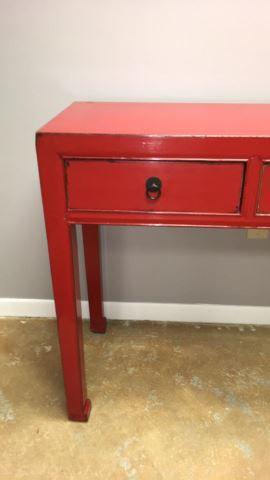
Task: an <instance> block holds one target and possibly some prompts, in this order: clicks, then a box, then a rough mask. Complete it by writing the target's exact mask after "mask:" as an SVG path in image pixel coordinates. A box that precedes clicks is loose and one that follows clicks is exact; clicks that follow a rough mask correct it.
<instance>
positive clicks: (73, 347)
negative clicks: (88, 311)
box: [48, 222, 91, 422]
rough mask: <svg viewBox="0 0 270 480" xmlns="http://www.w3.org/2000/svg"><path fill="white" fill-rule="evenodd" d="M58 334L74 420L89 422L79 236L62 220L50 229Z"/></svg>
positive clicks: (71, 414)
mask: <svg viewBox="0 0 270 480" xmlns="http://www.w3.org/2000/svg"><path fill="white" fill-rule="evenodd" d="M48 240H49V252H50V262H51V270H52V279H53V286H54V298H55V308H56V315H57V325H58V336H59V344H60V352H61V359H62V366H63V374H64V384H65V391H66V400H67V410H68V417H69V419H70V420H75V421H81V422H84V421H87V420H88V417H89V414H90V409H91V403H90V400H89V399H88V398H87V395H86V382H85V369H84V352H83V334H82V318H81V303H80V287H79V267H78V253H77V238H76V230H75V226H74V225H66V224H64V223H62V222H61V224H58V226H56V225H55V227H54V230H50V231H49V230H48Z"/></svg>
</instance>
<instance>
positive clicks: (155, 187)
mask: <svg viewBox="0 0 270 480" xmlns="http://www.w3.org/2000/svg"><path fill="white" fill-rule="evenodd" d="M145 185H146V195H147V197H148V198H149V200H157V199H158V198H159V197H160V195H161V187H162V183H161V180H160V179H159V178H158V177H150V178H148V179H147V180H146V184H145Z"/></svg>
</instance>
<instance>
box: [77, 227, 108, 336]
mask: <svg viewBox="0 0 270 480" xmlns="http://www.w3.org/2000/svg"><path fill="white" fill-rule="evenodd" d="M82 231H83V243H84V257H85V270H86V278H87V289H88V299H89V311H90V330H91V331H92V332H95V333H105V331H106V318H105V317H104V314H103V304H102V278H101V261H100V257H101V255H100V238H99V226H98V225H83V226H82Z"/></svg>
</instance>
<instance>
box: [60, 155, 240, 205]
mask: <svg viewBox="0 0 270 480" xmlns="http://www.w3.org/2000/svg"><path fill="white" fill-rule="evenodd" d="M65 165H66V189H67V203H68V208H69V209H70V210H88V211H118V212H127V211H129V212H159V213H162V212H166V213H167V212H174V213H205V214H211V213H213V214H235V213H239V211H240V204H241V196H242V185H243V178H244V170H245V162H241V161H224V160H223V161H211V160H166V161H164V160H113V159H112V160H108V159H74V160H73V159H70V160H66V161H65ZM153 177H155V178H156V182H157V179H158V180H159V181H160V183H161V187H160V189H159V188H158V187H159V183H158V182H157V183H158V185H156V184H153V182H152V180H150V183H149V181H148V184H147V180H149V179H153ZM151 182H152V184H151ZM151 185H152V187H151ZM147 188H148V190H147ZM149 197H150V198H149Z"/></svg>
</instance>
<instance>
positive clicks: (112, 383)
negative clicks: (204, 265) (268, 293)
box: [0, 319, 270, 480]
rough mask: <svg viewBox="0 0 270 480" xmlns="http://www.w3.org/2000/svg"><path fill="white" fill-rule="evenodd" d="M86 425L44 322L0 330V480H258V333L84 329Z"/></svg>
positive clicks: (262, 441)
mask: <svg viewBox="0 0 270 480" xmlns="http://www.w3.org/2000/svg"><path fill="white" fill-rule="evenodd" d="M84 327H85V336H84V341H85V355H86V368H87V382H88V391H89V394H90V397H91V400H92V403H93V409H92V412H91V416H90V420H89V423H87V424H80V423H73V422H70V421H68V420H67V419H66V413H65V399H64V392H63V383H62V376H61V369H60V361H59V351H58V343H57V333H56V323H55V321H52V320H42V319H6V320H4V319H2V320H1V321H0V360H1V362H0V388H1V390H0V480H17V479H27V480H43V479H44V480H45V479H46V480H58V479H61V480H62V479H63V480H64V479H65V480H71V479H76V480H80V479H89V480H92V479H93V480H94V479H99V480H100V479H102V480H145V479H147V480H162V479H166V480H201V479H203V480H204V479H207V480H246V479H256V480H269V478H270V362H269V360H270V328H267V327H256V328H255V327H252V326H245V327H239V326H230V327H229V326H215V325H212V326H210V325H185V324H172V323H167V324H166V323H150V322H131V323H129V322H119V321H111V322H109V325H108V332H107V334H106V335H94V334H90V333H89V331H88V325H87V323H85V325H84Z"/></svg>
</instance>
